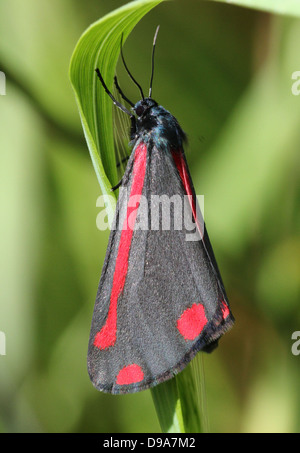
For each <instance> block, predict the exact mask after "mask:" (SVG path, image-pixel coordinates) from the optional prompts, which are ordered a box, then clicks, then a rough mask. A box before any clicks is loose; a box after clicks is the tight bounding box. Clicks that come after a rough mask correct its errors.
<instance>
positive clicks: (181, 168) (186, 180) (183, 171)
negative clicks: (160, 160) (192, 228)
mask: <svg viewBox="0 0 300 453" xmlns="http://www.w3.org/2000/svg"><path fill="white" fill-rule="evenodd" d="M172 156H173V159H174V162H175V165H176V167H177V170H178V173H179V176H180V179H181V181H182V184H183V187H184V189H185V191H186V194H187V195H188V199H189V203H190V206H191V209H192V214H193V217H194V220H195V222H196V225H197V228H198V231H199V233H200V237H201V239H202V238H203V228H201V225H200V222H199V219H198V218H197V205H196V199H195V197H194V194H193V188H192V183H191V180H190V177H189V173H188V169H187V165H186V162H185V160H184V158H183V154H182V151H181V150H180V149H178V150H177V149H176V150H172Z"/></svg>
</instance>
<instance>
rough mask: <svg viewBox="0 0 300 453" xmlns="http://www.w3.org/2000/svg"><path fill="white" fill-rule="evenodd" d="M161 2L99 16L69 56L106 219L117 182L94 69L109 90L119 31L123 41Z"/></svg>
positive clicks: (144, 1) (141, 0) (109, 126)
mask: <svg viewBox="0 0 300 453" xmlns="http://www.w3.org/2000/svg"><path fill="white" fill-rule="evenodd" d="M162 1H163V0H138V1H134V2H131V3H128V4H126V5H124V6H123V7H122V8H119V9H117V10H115V11H113V12H112V13H110V14H108V15H106V16H105V17H103V18H101V19H100V20H98V21H97V22H95V23H94V24H92V25H91V26H90V27H89V28H88V29H87V30H86V31H85V33H84V34H83V35H82V36H81V38H80V39H79V41H78V43H77V46H76V48H75V50H74V53H73V55H72V58H71V63H70V79H71V83H72V86H73V89H74V92H75V97H76V101H77V105H78V109H79V113H80V118H81V122H82V127H83V131H84V135H85V138H86V141H87V145H88V148H89V152H90V155H91V159H92V162H93V165H94V169H95V172H96V175H97V178H98V181H99V184H100V188H101V191H102V194H103V195H106V202H107V204H106V208H107V214H108V218H109V219H112V218H113V213H114V211H115V207H116V198H115V196H114V195H113V194H112V192H111V191H110V189H111V187H112V186H113V185H115V184H116V183H117V182H118V181H117V168H116V162H115V154H114V141H113V123H112V106H113V104H112V102H111V99H110V98H109V97H108V96H107V94H106V93H105V92H104V90H103V87H102V86H101V84H100V82H99V80H98V79H97V76H96V73H95V69H96V68H97V67H98V68H99V69H100V71H101V74H102V76H103V78H104V80H105V81H106V84H107V86H108V88H109V89H112V83H113V77H114V74H115V68H116V64H117V61H118V57H119V53H120V40H121V36H122V34H123V37H124V38H123V40H124V42H125V40H126V38H127V36H128V35H129V33H130V32H131V30H132V29H133V28H134V26H135V25H136V24H137V23H138V22H139V20H140V19H141V18H142V17H143V16H144V15H145V14H146V13H147V12H148V11H150V10H151V9H152V8H154V7H155V6H156V5H158V4H159V3H161V2H162Z"/></svg>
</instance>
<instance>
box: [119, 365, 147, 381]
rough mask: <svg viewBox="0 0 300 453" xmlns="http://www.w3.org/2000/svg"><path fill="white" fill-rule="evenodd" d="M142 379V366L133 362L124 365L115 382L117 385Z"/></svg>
mask: <svg viewBox="0 0 300 453" xmlns="http://www.w3.org/2000/svg"><path fill="white" fill-rule="evenodd" d="M143 379H144V373H143V370H142V368H141V367H140V366H139V365H137V364H136V363H133V364H132V365H127V366H124V368H122V369H121V370H120V371H119V374H118V376H117V379H116V383H117V384H118V385H129V384H135V383H136V382H141V381H142V380H143Z"/></svg>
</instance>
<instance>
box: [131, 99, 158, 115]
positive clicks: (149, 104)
mask: <svg viewBox="0 0 300 453" xmlns="http://www.w3.org/2000/svg"><path fill="white" fill-rule="evenodd" d="M157 105H158V104H157V102H155V101H154V100H153V99H151V98H145V99H142V100H141V101H139V102H137V103H136V104H135V106H134V107H133V110H134V111H135V113H136V114H137V116H138V117H139V118H140V117H141V116H144V115H145V113H146V112H149V110H151V109H152V108H153V107H156V106H157Z"/></svg>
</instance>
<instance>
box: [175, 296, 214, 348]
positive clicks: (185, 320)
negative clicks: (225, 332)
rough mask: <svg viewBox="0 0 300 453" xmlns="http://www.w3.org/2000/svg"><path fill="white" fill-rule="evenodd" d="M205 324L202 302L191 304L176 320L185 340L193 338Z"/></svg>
mask: <svg viewBox="0 0 300 453" xmlns="http://www.w3.org/2000/svg"><path fill="white" fill-rule="evenodd" d="M206 324H207V319H206V316H205V311H204V307H203V305H202V304H193V305H192V306H191V307H190V308H187V309H186V310H185V311H184V312H183V313H182V315H181V316H180V318H179V319H178V320H177V328H178V330H179V332H180V333H181V335H182V336H183V337H184V339H185V340H194V339H195V338H196V337H198V335H200V333H201V332H202V330H203V329H204V327H205V326H206Z"/></svg>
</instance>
